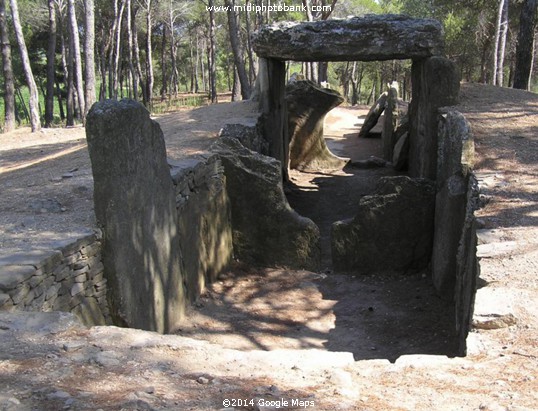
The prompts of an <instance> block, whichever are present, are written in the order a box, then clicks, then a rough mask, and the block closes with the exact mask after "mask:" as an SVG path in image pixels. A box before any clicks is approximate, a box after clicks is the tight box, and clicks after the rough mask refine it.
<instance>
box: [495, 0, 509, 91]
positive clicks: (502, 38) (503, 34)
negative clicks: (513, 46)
mask: <svg viewBox="0 0 538 411" xmlns="http://www.w3.org/2000/svg"><path fill="white" fill-rule="evenodd" d="M509 4H510V2H509V0H504V4H503V10H502V23H501V30H500V35H499V62H498V66H497V85H498V86H500V87H502V86H503V85H504V55H505V51H506V38H507V37H508V5H509Z"/></svg>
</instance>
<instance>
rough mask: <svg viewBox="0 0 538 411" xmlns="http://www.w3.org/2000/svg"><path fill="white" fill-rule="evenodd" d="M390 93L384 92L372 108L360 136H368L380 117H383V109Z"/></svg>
mask: <svg viewBox="0 0 538 411" xmlns="http://www.w3.org/2000/svg"><path fill="white" fill-rule="evenodd" d="M388 94H389V93H388V92H386V91H385V92H384V93H382V94H381V95H380V96H379V98H378V99H377V101H376V102H375V103H374V105H373V106H372V107H371V108H370V110H369V111H368V114H367V115H366V117H365V119H364V123H363V124H362V127H361V129H360V131H359V137H368V135H369V133H370V130H372V129H373V128H374V127H375V126H376V124H377V122H378V121H379V117H381V114H383V111H384V110H385V105H386V104H387V96H388Z"/></svg>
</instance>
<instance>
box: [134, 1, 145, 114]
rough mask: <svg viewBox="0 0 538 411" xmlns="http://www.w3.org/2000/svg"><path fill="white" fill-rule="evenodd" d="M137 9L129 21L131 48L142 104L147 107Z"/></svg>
mask: <svg viewBox="0 0 538 411" xmlns="http://www.w3.org/2000/svg"><path fill="white" fill-rule="evenodd" d="M137 12H138V8H136V9H133V16H132V19H131V24H132V32H133V48H134V59H135V61H134V63H135V67H136V77H137V78H138V81H139V85H140V90H141V91H142V102H143V103H144V105H145V106H146V107H147V106H148V95H147V89H146V84H145V82H144V77H143V75H142V65H141V64H140V47H139V46H138V30H137V26H136V13H137Z"/></svg>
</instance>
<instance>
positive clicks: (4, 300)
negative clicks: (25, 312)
mask: <svg viewBox="0 0 538 411" xmlns="http://www.w3.org/2000/svg"><path fill="white" fill-rule="evenodd" d="M8 303H12V300H11V297H10V296H9V294H4V293H0V308H1V307H3V306H4V305H7V304H8Z"/></svg>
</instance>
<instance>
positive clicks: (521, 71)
mask: <svg viewBox="0 0 538 411" xmlns="http://www.w3.org/2000/svg"><path fill="white" fill-rule="evenodd" d="M537 3H538V1H537V0H525V3H523V7H522V8H521V17H520V20H519V33H518V36H517V48H516V67H515V70H514V88H518V89H521V90H526V89H528V88H529V81H530V78H531V73H532V65H533V59H534V30H535V27H536V13H537V12H536V8H537V7H538V4H537Z"/></svg>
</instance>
